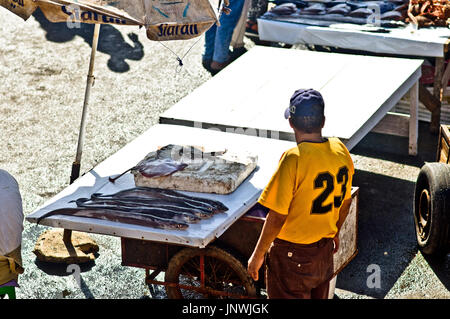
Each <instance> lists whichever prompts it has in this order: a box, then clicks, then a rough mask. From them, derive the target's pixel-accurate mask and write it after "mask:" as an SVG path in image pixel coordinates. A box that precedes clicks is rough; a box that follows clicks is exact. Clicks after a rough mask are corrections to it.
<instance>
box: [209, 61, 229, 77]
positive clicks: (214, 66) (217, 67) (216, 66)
mask: <svg viewBox="0 0 450 319" xmlns="http://www.w3.org/2000/svg"><path fill="white" fill-rule="evenodd" d="M229 63H230V60H228V61H225V62H223V63H219V62H216V61H212V62H211V64H210V68H211V71H210V72H211V75H213V76H214V75H216V74H217V73H219V72H220V71H222V70H223V69H224V68H225V67H226V66H227V65H228V64H229Z"/></svg>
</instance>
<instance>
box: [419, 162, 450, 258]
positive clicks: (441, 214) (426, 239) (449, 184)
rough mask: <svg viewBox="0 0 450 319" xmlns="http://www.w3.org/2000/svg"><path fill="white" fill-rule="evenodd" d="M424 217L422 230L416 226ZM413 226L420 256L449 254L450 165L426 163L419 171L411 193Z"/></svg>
mask: <svg viewBox="0 0 450 319" xmlns="http://www.w3.org/2000/svg"><path fill="white" fill-rule="evenodd" d="M424 213H425V220H426V229H425V228H424V227H423V224H420V219H421V218H420V217H421V215H422V216H423V215H424ZM414 225H415V230H416V239H417V243H418V245H419V248H420V250H421V251H422V252H423V253H425V254H427V255H442V254H446V253H447V252H448V251H449V247H450V165H448V164H445V163H426V164H425V165H424V166H423V167H422V168H421V170H420V172H419V175H418V177H417V181H416V186H415V191H414ZM421 228H423V229H421Z"/></svg>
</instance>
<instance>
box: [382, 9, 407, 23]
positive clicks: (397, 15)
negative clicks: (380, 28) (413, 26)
mask: <svg viewBox="0 0 450 319" xmlns="http://www.w3.org/2000/svg"><path fill="white" fill-rule="evenodd" d="M381 20H394V21H400V20H403V14H402V13H401V12H398V11H388V12H385V13H383V14H382V15H381Z"/></svg>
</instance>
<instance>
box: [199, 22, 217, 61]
mask: <svg viewBox="0 0 450 319" xmlns="http://www.w3.org/2000/svg"><path fill="white" fill-rule="evenodd" d="M216 32H217V26H216V25H215V24H214V25H213V26H212V27H211V28H209V29H208V31H206V32H205V50H204V51H203V56H202V61H203V64H207V65H208V66H209V64H211V61H212V59H213V55H214V42H215V39H216ZM204 66H205V65H204Z"/></svg>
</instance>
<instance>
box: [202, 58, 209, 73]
mask: <svg viewBox="0 0 450 319" xmlns="http://www.w3.org/2000/svg"><path fill="white" fill-rule="evenodd" d="M202 65H203V68H205V70H206V71H208V72H210V73H211V60H202Z"/></svg>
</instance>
